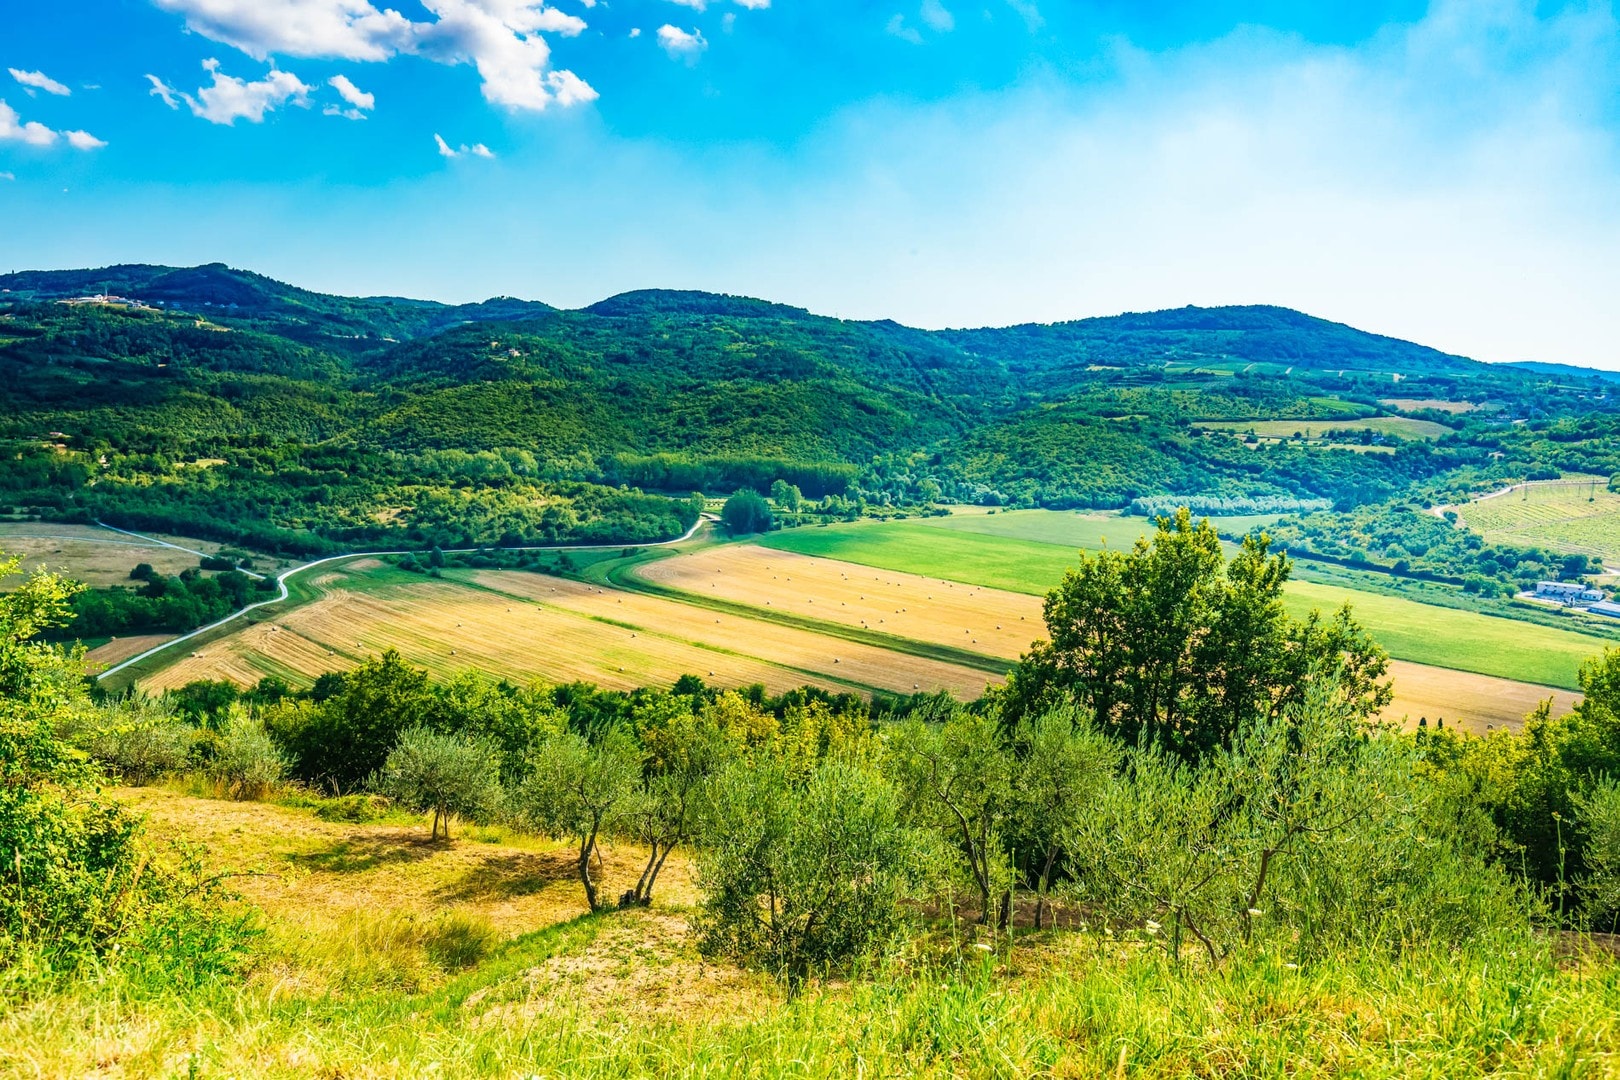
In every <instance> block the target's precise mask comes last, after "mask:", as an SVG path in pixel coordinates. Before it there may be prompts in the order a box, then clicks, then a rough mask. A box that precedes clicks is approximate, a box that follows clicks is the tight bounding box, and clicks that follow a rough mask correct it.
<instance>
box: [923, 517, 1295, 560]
mask: <svg viewBox="0 0 1620 1080" xmlns="http://www.w3.org/2000/svg"><path fill="white" fill-rule="evenodd" d="M1276 520H1277V515H1276V514H1256V515H1250V516H1246V517H1212V518H1210V519H1209V522H1210V524H1211V525H1213V526H1215V528H1216V529H1217V530H1218V531H1219V532H1220V534H1221V535H1222V536H1240V535H1242V534H1244V533H1246V532H1248V531H1249V530H1250V529H1253V528H1256V527H1264V526H1267V525H1270V524H1271V523H1272V522H1274V521H1276ZM917 524H919V525H927V526H929V527H930V528H935V529H948V530H950V531H951V532H963V533H979V534H982V535H985V536H999V537H1005V538H1007V539H1011V540H1033V541H1035V542H1036V543H1039V544H1056V545H1059V546H1061V547H1068V548H1088V549H1092V550H1095V549H1097V548H1101V547H1102V546H1103V545H1104V542H1105V541H1106V542H1107V543H1108V544H1109V545H1112V546H1113V547H1129V546H1130V545H1131V544H1133V543H1135V542H1136V539H1137V537H1139V536H1146V535H1147V534H1149V533H1151V532H1152V531H1153V525H1152V523H1151V522H1150V521H1149V520H1148V519H1147V518H1143V517H1124V516H1122V515H1119V514H1098V513H1077V512H1075V511H1064V510H1003V511H1000V512H998V513H994V514H953V515H951V516H950V517H941V518H924V519H923V520H921V521H919V522H917Z"/></svg>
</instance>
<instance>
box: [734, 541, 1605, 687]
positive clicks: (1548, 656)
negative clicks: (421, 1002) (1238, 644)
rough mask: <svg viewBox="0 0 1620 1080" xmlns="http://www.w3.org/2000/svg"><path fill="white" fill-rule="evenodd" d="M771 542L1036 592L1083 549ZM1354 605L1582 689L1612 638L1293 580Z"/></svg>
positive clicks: (1417, 655) (1477, 655)
mask: <svg viewBox="0 0 1620 1080" xmlns="http://www.w3.org/2000/svg"><path fill="white" fill-rule="evenodd" d="M1000 516H1001V515H999V514H997V515H995V517H1000ZM1077 518H1078V516H1077ZM942 520H944V519H942ZM961 520H962V521H975V520H981V519H977V518H967V517H964V518H962V519H961ZM991 520H993V519H991ZM1015 520H1016V519H1015ZM1079 520H1087V519H1079ZM1089 520H1091V521H1096V520H1097V519H1094V518H1093V519H1089ZM1117 520H1118V522H1119V524H1120V525H1122V526H1127V528H1124V529H1122V530H1121V531H1120V533H1119V539H1118V541H1117V543H1116V541H1115V539H1114V537H1112V536H1108V534H1107V533H1106V532H1100V533H1099V535H1098V537H1097V539H1098V542H1099V545H1100V541H1101V539H1102V538H1103V537H1105V536H1106V537H1107V539H1108V541H1109V546H1111V547H1113V546H1118V547H1121V548H1123V547H1125V546H1127V545H1128V544H1129V543H1131V542H1132V541H1134V540H1135V539H1136V536H1137V535H1138V534H1139V532H1140V529H1141V526H1140V525H1138V526H1136V528H1134V529H1133V528H1129V527H1128V526H1131V525H1132V524H1133V523H1135V522H1136V520H1137V519H1132V518H1120V519H1117ZM762 543H763V544H764V545H765V546H766V547H770V548H774V549H777V550H780V551H792V552H797V553H798V554H801V555H817V556H821V557H823V558H829V559H840V560H842V561H844V562H852V563H859V564H861V565H864V566H874V567H879V568H881V569H885V570H901V571H908V572H910V573H915V574H924V575H927V576H930V577H937V578H942V579H945V580H949V581H960V582H964V583H967V584H973V585H983V586H987V587H990V588H997V589H1007V590H1009V591H1012V592H1022V593H1031V594H1035V595H1039V594H1041V593H1045V592H1047V591H1048V590H1050V589H1051V588H1052V586H1054V585H1055V584H1057V582H1058V581H1059V580H1060V579H1061V578H1062V576H1063V572H1064V571H1065V570H1066V569H1068V568H1069V567H1071V566H1073V565H1074V562H1075V555H1074V551H1073V550H1072V548H1073V546H1078V545H1071V546H1060V545H1057V544H1050V543H1039V542H1037V541H1033V540H1025V539H1017V538H1014V537H1007V536H993V535H986V534H984V533H981V532H970V531H966V530H963V529H950V528H940V527H939V526H938V525H935V524H932V523H929V524H924V523H920V522H910V521H906V522H892V523H888V524H871V523H857V524H852V525H844V526H828V527H827V528H820V529H796V530H790V531H787V532H781V533H773V534H771V535H770V536H769V537H767V538H766V539H764V540H763V541H762ZM1346 602H1349V603H1350V605H1351V606H1352V608H1353V609H1354V610H1355V613H1356V617H1357V618H1358V619H1359V620H1360V621H1361V622H1362V624H1363V625H1365V626H1366V627H1367V629H1368V630H1370V631H1371V632H1372V634H1373V635H1374V636H1375V637H1376V638H1377V639H1378V641H1379V642H1380V643H1381V644H1382V645H1383V646H1384V647H1385V648H1386V649H1388V650H1389V652H1390V655H1392V656H1394V657H1395V658H1397V659H1400V660H1409V661H1411V662H1413V663H1417V664H1428V665H1431V666H1434V667H1443V668H1451V669H1453V670H1456V671H1471V672H1476V673H1478V674H1481V675H1494V676H1497V677H1499V678H1504V679H1513V680H1516V681H1519V682H1529V683H1536V684H1539V685H1542V686H1557V687H1563V688H1566V689H1572V688H1574V687H1575V674H1576V672H1577V670H1578V669H1579V668H1580V665H1581V662H1582V661H1584V660H1586V659H1587V658H1588V657H1591V656H1593V655H1595V654H1597V653H1599V652H1601V651H1602V649H1603V647H1604V644H1605V642H1604V641H1603V640H1601V639H1598V638H1594V637H1589V636H1587V635H1585V634H1579V633H1575V632H1573V631H1566V630H1557V629H1553V628H1552V627H1546V626H1538V625H1535V624H1533V623H1525V622H1519V621H1516V620H1512V619H1501V618H1494V617H1492V616H1489V615H1481V614H1479V613H1477V612H1472V611H1458V610H1454V609H1451V608H1442V607H1436V606H1434V605H1432V604H1423V603H1418V602H1417V601H1414V600H1407V599H1403V598H1401V597H1396V596H1386V595H1383V594H1380V593H1371V592H1362V591H1359V590H1354V589H1347V588H1343V587H1340V586H1335V585H1323V584H1317V583H1314V582H1306V581H1299V580H1295V581H1292V582H1290V583H1289V586H1288V606H1289V610H1290V611H1291V612H1292V613H1293V614H1294V615H1296V616H1298V615H1303V614H1305V613H1307V612H1309V611H1310V610H1311V609H1313V608H1319V609H1322V610H1324V611H1331V610H1333V609H1336V608H1337V607H1339V606H1340V605H1341V604H1344V603H1346Z"/></svg>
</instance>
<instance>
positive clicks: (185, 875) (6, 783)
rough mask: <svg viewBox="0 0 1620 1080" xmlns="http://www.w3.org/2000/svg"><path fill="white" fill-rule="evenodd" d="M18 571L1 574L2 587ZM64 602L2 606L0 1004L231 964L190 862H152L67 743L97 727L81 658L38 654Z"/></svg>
mask: <svg viewBox="0 0 1620 1080" xmlns="http://www.w3.org/2000/svg"><path fill="white" fill-rule="evenodd" d="M16 566H17V564H16V562H15V561H12V562H5V563H0V577H4V576H8V575H10V574H12V573H14V572H15V570H16ZM71 594H72V588H71V587H70V586H69V585H67V584H66V583H64V582H62V581H61V580H60V579H58V578H55V577H52V576H50V575H48V574H39V575H35V576H33V577H31V578H29V579H28V580H27V581H25V582H24V583H23V584H22V585H21V586H20V587H19V588H17V589H15V590H13V591H11V592H7V593H0V856H3V860H4V865H5V872H4V873H3V874H0V975H3V976H5V978H4V979H3V980H0V991H4V992H6V993H7V994H10V993H12V992H15V991H17V990H23V989H26V985H25V984H26V981H27V980H28V979H29V978H31V977H39V976H45V977H50V976H52V975H55V974H59V973H63V972H69V971H72V970H74V969H76V968H78V967H80V966H82V965H85V964H88V963H92V962H94V961H96V960H97V959H98V958H103V957H108V956H111V955H113V954H117V953H119V952H125V953H126V956H125V958H124V959H125V960H126V962H134V963H136V964H143V963H144V964H150V965H151V966H152V967H153V969H154V970H156V971H159V972H162V973H164V975H165V977H169V978H174V979H179V980H182V981H184V982H186V983H190V982H192V980H194V979H201V978H206V977H207V976H208V975H209V974H211V973H213V972H217V971H219V970H222V969H224V968H227V967H229V966H230V965H231V964H233V963H234V962H235V960H236V958H237V951H238V948H239V946H240V944H241V927H240V926H237V925H234V924H232V923H231V921H230V920H228V919H226V918H225V917H223V916H222V915H221V914H220V912H219V911H218V910H217V909H216V908H212V907H211V904H212V903H213V902H214V901H216V900H217V897H216V895H215V892H216V890H214V889H213V887H212V886H211V885H209V884H207V883H205V882H203V881H200V880H199V878H198V875H197V867H196V863H195V861H194V860H190V859H188V858H186V857H184V856H183V855H181V857H180V858H179V859H178V860H177V859H176V858H174V857H171V856H162V857H155V856H158V853H155V852H154V851H153V850H152V849H151V848H150V846H149V845H148V844H147V843H146V842H145V840H144V839H143V837H142V835H141V824H140V821H139V819H138V818H137V817H136V816H135V815H133V814H131V813H130V812H129V811H127V810H126V809H124V808H123V807H122V806H120V805H119V804H118V803H116V802H113V801H111V800H110V799H107V798H106V797H105V796H103V795H102V794H101V792H100V791H99V780H100V777H99V775H98V773H97V771H96V770H95V768H94V767H93V766H91V765H90V764H89V763H88V761H87V760H86V758H85V756H84V754H83V753H81V752H80V748H78V747H76V746H74V745H73V744H72V743H71V742H70V741H68V738H65V737H64V733H68V732H73V731H82V730H99V729H100V728H101V727H102V720H104V719H105V718H96V716H95V714H96V712H97V710H96V708H95V706H94V705H92V704H91V702H90V701H89V698H88V695H87V694H86V691H85V686H84V681H83V665H82V663H81V661H80V657H79V656H78V655H75V654H71V653H67V652H65V651H63V650H62V649H61V648H60V647H57V646H51V645H46V644H42V643H41V642H39V641H38V637H39V635H41V634H42V633H44V632H45V631H47V630H50V629H51V628H53V627H54V626H56V625H59V624H60V623H61V622H62V621H63V620H64V619H65V618H66V616H67V607H68V600H69V597H70V596H71ZM163 719H164V720H166V718H163ZM113 722H114V723H115V724H116V723H117V722H118V721H116V720H114V721H113Z"/></svg>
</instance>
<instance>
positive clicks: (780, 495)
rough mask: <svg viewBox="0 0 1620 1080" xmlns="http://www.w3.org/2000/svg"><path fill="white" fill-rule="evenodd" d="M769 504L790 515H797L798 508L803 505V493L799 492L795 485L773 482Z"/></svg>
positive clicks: (785, 482)
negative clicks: (773, 504) (771, 503)
mask: <svg viewBox="0 0 1620 1080" xmlns="http://www.w3.org/2000/svg"><path fill="white" fill-rule="evenodd" d="M771 502H773V503H775V504H776V505H777V506H779V507H781V508H782V509H783V510H786V511H787V512H788V513H790V514H797V513H798V512H799V507H800V506H801V505H802V504H803V503H804V492H802V491H800V490H799V488H798V486H797V485H796V484H790V483H788V482H787V481H786V480H781V479H778V480H774V481H772V482H771Z"/></svg>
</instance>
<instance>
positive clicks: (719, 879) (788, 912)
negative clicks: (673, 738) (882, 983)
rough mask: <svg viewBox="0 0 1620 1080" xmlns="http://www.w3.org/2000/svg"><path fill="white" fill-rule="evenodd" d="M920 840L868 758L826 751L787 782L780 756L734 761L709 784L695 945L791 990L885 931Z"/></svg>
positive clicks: (890, 930) (914, 865) (908, 883)
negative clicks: (801, 776) (859, 760)
mask: <svg viewBox="0 0 1620 1080" xmlns="http://www.w3.org/2000/svg"><path fill="white" fill-rule="evenodd" d="M919 851H920V845H919V837H918V836H917V835H916V834H915V833H914V832H913V830H911V829H909V828H907V827H906V826H905V825H904V823H903V822H902V820H901V814H900V808H899V804H898V800H897V798H896V793H895V791H894V789H893V787H892V786H891V785H890V784H889V783H888V782H887V781H886V780H885V779H884V778H883V777H882V776H881V775H880V774H879V773H877V772H876V771H875V770H873V769H872V768H870V767H868V766H864V765H860V764H856V763H852V762H847V761H841V760H838V759H828V760H826V761H823V762H821V763H820V764H819V765H818V766H817V767H816V768H815V770H814V771H813V772H812V773H811V774H810V776H809V777H808V779H806V780H804V781H803V782H800V783H795V782H794V781H793V779H792V777H791V776H790V774H789V772H788V770H787V769H786V768H785V767H784V766H783V765H782V764H781V763H780V762H770V763H744V762H739V763H736V764H734V765H732V766H731V767H729V768H728V769H726V771H725V772H724V773H722V774H721V775H720V776H719V777H717V778H716V779H715V780H714V781H713V783H712V784H710V785H709V787H708V799H707V802H706V809H705V813H704V844H703V846H702V848H701V849H700V852H699V855H698V882H699V885H700V886H701V887H702V889H703V891H704V894H705V896H704V901H703V908H702V913H701V914H700V916H699V918H698V929H699V934H700V938H699V941H700V945H701V947H702V949H703V950H704V951H705V952H706V953H708V954H711V955H722V956H726V957H730V958H732V959H734V960H736V961H738V962H741V963H744V964H748V965H751V966H755V967H759V968H763V969H764V970H766V971H769V972H771V973H772V974H774V975H775V976H776V977H778V978H780V979H781V980H782V981H783V982H785V983H786V984H787V986H788V989H789V992H790V993H796V992H797V991H798V989H799V988H800V987H801V986H802V985H803V984H804V982H805V980H806V979H808V978H810V977H811V976H812V975H814V974H816V973H818V972H825V971H828V970H831V969H834V968H837V967H840V966H843V965H846V964H848V963H850V962H852V961H855V960H859V959H861V958H863V957H868V956H870V955H872V954H873V953H874V952H876V951H877V950H879V949H880V948H881V947H882V946H883V945H884V944H886V943H887V942H888V941H889V940H891V938H892V937H893V936H894V934H895V933H896V932H897V931H898V930H899V929H900V927H901V925H902V922H903V918H904V915H903V912H902V909H901V906H900V903H901V900H902V899H904V898H905V897H906V896H907V895H908V894H909V893H910V892H911V890H912V888H913V887H914V885H915V884H916V883H917V881H919V880H920V866H919V858H918V854H919Z"/></svg>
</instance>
